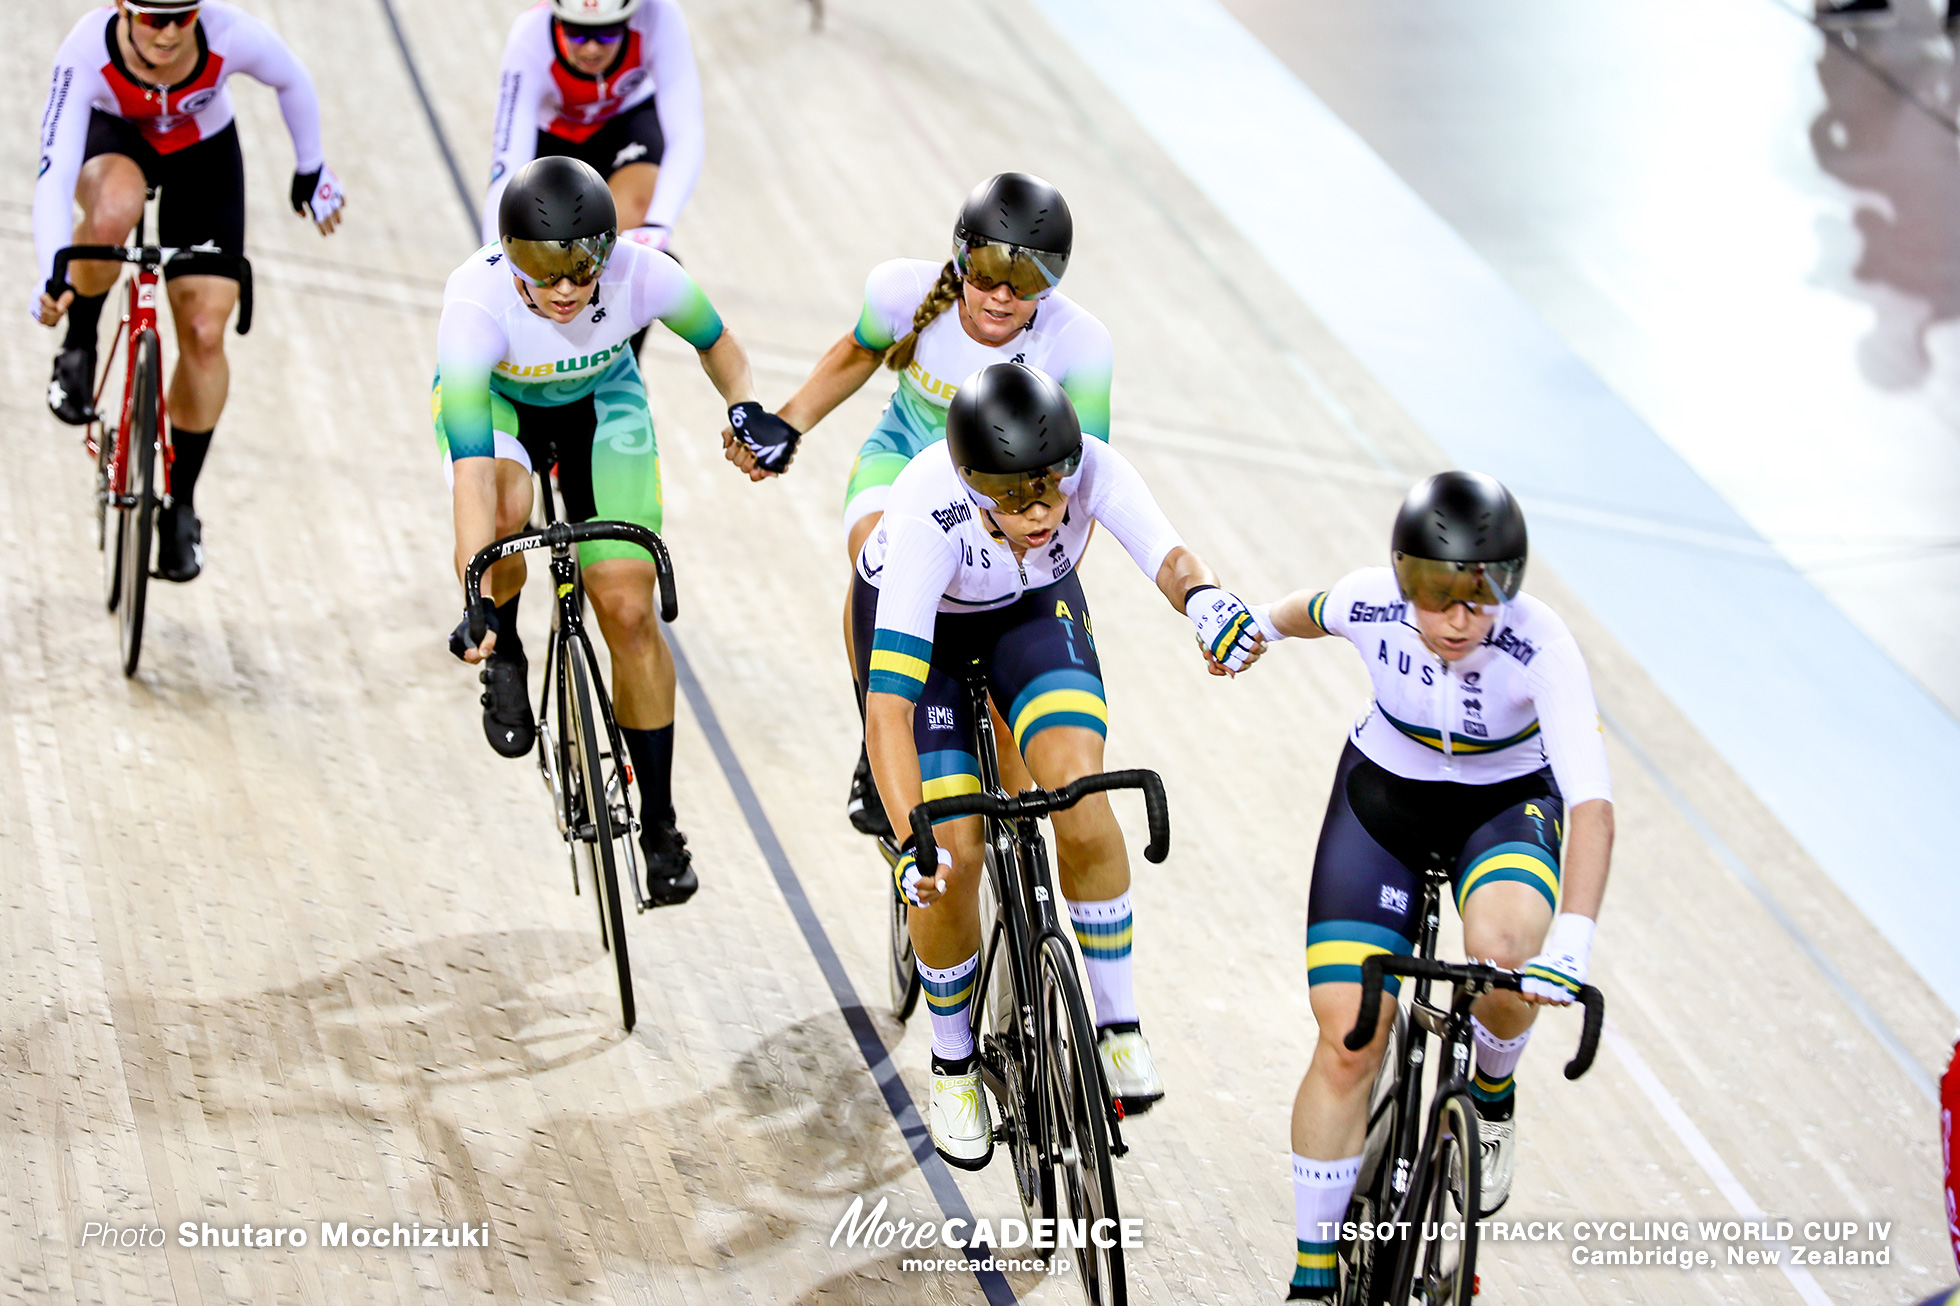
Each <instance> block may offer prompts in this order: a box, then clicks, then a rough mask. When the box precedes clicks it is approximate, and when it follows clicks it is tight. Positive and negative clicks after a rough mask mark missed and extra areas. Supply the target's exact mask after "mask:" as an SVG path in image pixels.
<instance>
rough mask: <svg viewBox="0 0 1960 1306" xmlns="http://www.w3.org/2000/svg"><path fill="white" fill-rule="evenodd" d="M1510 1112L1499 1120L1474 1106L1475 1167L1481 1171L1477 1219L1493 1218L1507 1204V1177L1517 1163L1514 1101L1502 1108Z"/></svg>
mask: <svg viewBox="0 0 1960 1306" xmlns="http://www.w3.org/2000/svg"><path fill="white" fill-rule="evenodd" d="M1506 1105H1507V1106H1509V1107H1510V1108H1511V1109H1510V1110H1509V1111H1508V1112H1507V1113H1506V1114H1505V1116H1504V1118H1503V1119H1502V1120H1492V1119H1491V1118H1490V1117H1489V1116H1486V1115H1485V1114H1484V1103H1482V1102H1479V1103H1477V1143H1478V1147H1477V1150H1478V1153H1479V1159H1478V1166H1477V1168H1478V1169H1480V1170H1481V1171H1483V1175H1482V1178H1483V1181H1484V1190H1483V1192H1482V1193H1481V1194H1479V1195H1478V1199H1477V1216H1478V1218H1479V1219H1482V1218H1483V1217H1485V1216H1489V1215H1495V1214H1497V1212H1498V1209H1499V1208H1501V1207H1502V1206H1503V1205H1504V1203H1506V1202H1508V1201H1510V1200H1511V1175H1512V1173H1513V1171H1515V1170H1516V1169H1517V1163H1518V1116H1517V1099H1516V1098H1515V1097H1514V1098H1512V1100H1511V1101H1510V1102H1509V1103H1507V1104H1506Z"/></svg>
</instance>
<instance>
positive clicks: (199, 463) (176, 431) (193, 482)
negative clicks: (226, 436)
mask: <svg viewBox="0 0 1960 1306" xmlns="http://www.w3.org/2000/svg"><path fill="white" fill-rule="evenodd" d="M213 429H215V428H213ZM170 443H171V446H172V447H173V448H175V449H176V450H177V460H176V461H175V462H173V463H171V464H170V497H171V498H172V499H173V500H175V501H176V502H177V503H178V504H179V505H180V506H182V507H185V508H188V507H190V506H191V495H192V494H193V493H194V492H195V491H196V489H197V477H198V473H200V472H202V471H203V470H204V455H205V454H207V453H210V452H211V432H210V431H186V430H185V429H184V428H183V427H181V426H179V425H177V424H176V423H175V422H172V423H171V424H170Z"/></svg>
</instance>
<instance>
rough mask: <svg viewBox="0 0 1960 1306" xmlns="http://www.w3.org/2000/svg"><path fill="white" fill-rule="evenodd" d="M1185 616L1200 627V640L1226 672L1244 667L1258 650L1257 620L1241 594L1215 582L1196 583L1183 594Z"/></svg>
mask: <svg viewBox="0 0 1960 1306" xmlns="http://www.w3.org/2000/svg"><path fill="white" fill-rule="evenodd" d="M1184 615H1185V616H1187V617H1189V618H1191V624H1192V625H1194V626H1196V627H1197V628H1198V643H1199V644H1201V645H1202V646H1203V647H1204V649H1205V651H1206V652H1207V653H1210V654H1211V656H1212V657H1213V659H1215V660H1216V661H1217V663H1218V665H1219V666H1221V667H1224V668H1225V669H1226V670H1227V671H1239V670H1242V669H1244V667H1245V664H1246V661H1247V660H1248V659H1249V658H1251V657H1252V655H1253V653H1255V652H1256V651H1257V649H1256V648H1255V646H1254V644H1253V639H1254V637H1255V635H1256V634H1257V632H1258V626H1257V623H1255V622H1254V621H1253V619H1252V613H1250V612H1249V611H1247V610H1246V606H1245V604H1243V603H1241V602H1239V596H1238V595H1236V594H1233V593H1232V592H1231V591H1229V590H1222V589H1220V588H1218V586H1216V585H1194V586H1192V587H1191V588H1190V589H1189V590H1188V591H1186V592H1185V595H1184Z"/></svg>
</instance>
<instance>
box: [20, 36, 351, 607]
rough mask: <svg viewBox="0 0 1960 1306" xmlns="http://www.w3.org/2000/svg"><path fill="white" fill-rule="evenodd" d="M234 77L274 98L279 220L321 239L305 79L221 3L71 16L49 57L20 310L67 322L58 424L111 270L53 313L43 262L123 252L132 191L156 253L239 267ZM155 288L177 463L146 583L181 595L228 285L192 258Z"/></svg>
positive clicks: (88, 379)
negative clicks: (302, 219) (154, 204)
mask: <svg viewBox="0 0 1960 1306" xmlns="http://www.w3.org/2000/svg"><path fill="white" fill-rule="evenodd" d="M237 73H243V74H245V75H246V76H248V77H252V78H255V79H256V80H258V81H261V82H264V83H265V84H266V85H267V86H270V87H272V88H273V90H275V91H277V92H278V93H279V109H280V112H281V113H283V114H284V115H285V118H286V130H287V131H289V132H290V133H291V134H292V138H293V153H294V155H295V171H294V175H293V186H292V203H293V207H294V209H295V210H297V211H298V212H300V213H301V214H303V215H304V216H307V217H310V218H312V219H313V221H314V222H315V223H316V224H318V226H319V228H320V230H321V232H322V233H323V234H325V233H330V232H332V231H333V229H334V228H335V227H337V226H338V225H339V224H340V208H341V205H342V203H343V202H344V197H343V195H342V192H341V188H340V183H339V181H338V180H337V179H336V178H335V177H334V175H333V173H332V172H331V171H330V170H329V169H328V168H327V166H326V159H325V155H324V154H323V152H322V150H321V146H320V103H319V99H318V97H317V96H315V94H314V92H313V79H312V78H311V77H309V76H308V75H307V72H306V68H305V67H304V66H303V65H302V64H301V63H300V61H299V59H298V58H297V57H296V56H295V55H294V54H293V52H292V50H291V49H290V48H289V47H288V46H287V45H286V43H285V42H284V41H282V40H280V39H279V37H278V36H277V35H276V34H275V33H274V32H273V30H272V29H271V28H269V27H267V26H266V25H265V24H264V23H262V22H260V21H259V20H258V19H256V18H254V17H252V16H251V15H250V14H247V13H245V12H244V11H242V10H240V9H238V8H236V7H234V6H232V5H230V4H227V3H225V2H224V0H203V2H202V3H199V0H117V3H116V4H115V5H113V6H104V7H102V8H100V9H92V10H90V11H89V12H88V13H86V14H84V15H83V16H82V19H81V21H80V22H78V23H76V24H75V27H74V30H73V31H71V32H69V33H68V37H67V39H66V40H64V41H63V42H62V43H61V48H60V49H59V50H58V51H57V52H56V54H55V59H54V77H53V80H52V82H51V83H50V85H49V87H48V103H47V109H46V111H45V112H44V113H43V114H42V116H41V136H40V158H41V162H40V180H39V181H38V182H36V183H35V187H34V253H35V255H36V266H37V268H38V270H39V275H38V277H37V279H36V283H35V287H36V288H35V291H34V298H33V300H32V306H31V309H30V311H31V312H32V313H33V314H34V317H35V319H36V320H37V321H39V322H40V323H41V324H42V325H44V326H53V325H55V324H56V323H57V322H59V321H60V320H61V318H62V315H63V314H66V315H67V317H68V334H67V338H66V340H65V341H64V342H63V345H62V349H61V352H60V353H59V354H58V355H56V357H55V364H54V377H53V379H52V380H51V381H50V382H49V384H48V406H49V407H51V408H52V409H53V410H54V412H55V415H56V416H57V417H59V418H60V419H61V420H62V421H64V422H68V423H70V424H72V425H76V426H79V425H82V424H84V423H86V422H87V421H88V420H89V417H90V399H91V395H92V393H93V392H92V385H93V381H94V376H95V349H96V328H97V324H98V323H99V322H100V321H101V317H102V306H103V302H104V301H105V300H106V299H107V298H108V293H109V291H110V290H111V289H113V288H114V286H115V284H116V278H117V276H118V274H119V273H120V271H121V265H120V264H117V263H103V262H84V263H76V264H74V265H72V266H71V267H70V269H69V274H68V276H69V283H70V285H71V286H72V287H73V289H72V290H70V291H68V292H66V293H64V294H63V295H62V296H61V297H60V298H59V299H54V298H51V297H49V296H48V294H47V293H46V291H45V289H44V288H43V287H44V286H45V283H46V282H47V279H48V277H49V276H50V275H51V274H52V272H53V270H54V256H55V252H56V251H57V250H59V249H60V248H61V247H62V246H64V245H70V244H76V245H116V244H121V243H122V242H123V241H125V240H127V239H128V238H129V233H130V231H131V230H132V229H133V228H134V227H135V226H136V220H137V218H138V217H139V216H140V215H141V213H142V211H143V202H144V190H145V187H146V186H160V187H161V188H162V192H163V195H162V199H161V200H160V201H159V208H158V211H157V242H158V243H159V244H161V245H164V246H167V247H175V248H180V249H181V248H188V247H190V246H195V245H207V244H208V245H211V246H214V247H216V248H217V249H219V250H222V251H224V252H225V253H228V254H243V253H244V252H245V162H244V158H243V156H242V155H241V154H240V152H239V148H238V127H237V124H236V123H234V122H233V121H232V107H231V92H230V90H229V89H228V88H227V85H226V84H227V83H228V82H229V81H230V79H231V77H232V76H233V75H234V74H237ZM77 204H79V205H80V206H81V210H82V216H81V220H80V221H79V222H77V221H75V218H74V211H73V210H74V206H75V205H77ZM164 275H165V277H166V278H167V280H168V283H169V293H170V309H171V316H172V318H173V319H174V320H175V322H176V324H177V367H176V370H175V371H174V372H173V373H172V375H171V379H170V389H169V392H168V393H167V394H166V396H165V401H164V402H165V410H166V411H167V412H168V413H169V415H170V420H171V439H172V442H173V444H174V446H175V449H176V460H175V462H174V463H173V464H172V466H171V471H170V488H171V495H172V502H171V504H170V506H169V507H167V508H165V509H164V510H163V512H162V514H161V515H160V516H159V518H158V521H157V536H158V539H157V571H158V574H160V575H162V576H164V577H165V578H167V579H169V580H180V581H181V580H190V579H191V578H192V577H194V576H196V575H197V573H198V570H199V568H200V567H201V565H202V556H203V553H202V547H201V530H200V527H199V523H198V520H197V515H196V513H195V512H194V511H193V510H192V508H191V495H192V492H193V490H194V489H195V488H196V485H197V478H198V473H199V471H200V470H202V468H203V465H204V456H205V453H206V452H207V451H208V450H209V449H210V447H211V432H212V430H213V428H215V427H216V426H217V424H218V416H219V414H220V413H221V412H223V410H224V406H225V393H226V391H227V390H228V388H229V386H230V380H231V370H230V366H229V365H228V364H227V362H226V361H225V350H224V330H225V323H226V321H227V320H228V319H229V318H230V317H231V311H232V309H233V307H235V306H236V305H237V303H238V283H237V282H236V281H235V280H233V279H232V277H231V274H230V273H229V272H224V271H219V270H217V269H216V268H212V267H210V266H209V265H200V264H199V262H198V261H197V260H195V259H187V260H179V261H177V262H175V263H172V264H171V265H170V267H169V268H168V269H167V270H166V271H165V274H164Z"/></svg>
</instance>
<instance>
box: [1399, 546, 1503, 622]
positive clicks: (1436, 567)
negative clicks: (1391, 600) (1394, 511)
mask: <svg viewBox="0 0 1960 1306" xmlns="http://www.w3.org/2000/svg"><path fill="white" fill-rule="evenodd" d="M1395 583H1396V585H1397V586H1399V587H1400V588H1401V591H1402V597H1403V598H1405V599H1407V600H1408V601H1409V602H1411V603H1413V604H1415V605H1416V606H1417V607H1419V608H1421V609H1423V610H1424V611H1425V612H1447V611H1449V609H1451V608H1453V607H1455V606H1456V605H1457V604H1459V603H1467V604H1469V605H1470V606H1471V607H1472V608H1474V609H1476V610H1477V611H1479V612H1495V611H1496V610H1497V609H1498V607H1499V606H1500V605H1502V604H1504V603H1508V602H1510V601H1511V600H1512V599H1514V598H1516V597H1517V596H1518V587H1519V586H1520V585H1522V584H1523V583H1524V559H1523V558H1507V559H1505V560H1504V561H1502V562H1442V561H1439V560H1438V559H1435V558H1417V557H1414V556H1412V555H1410V554H1407V553H1398V554H1396V555H1395Z"/></svg>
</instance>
